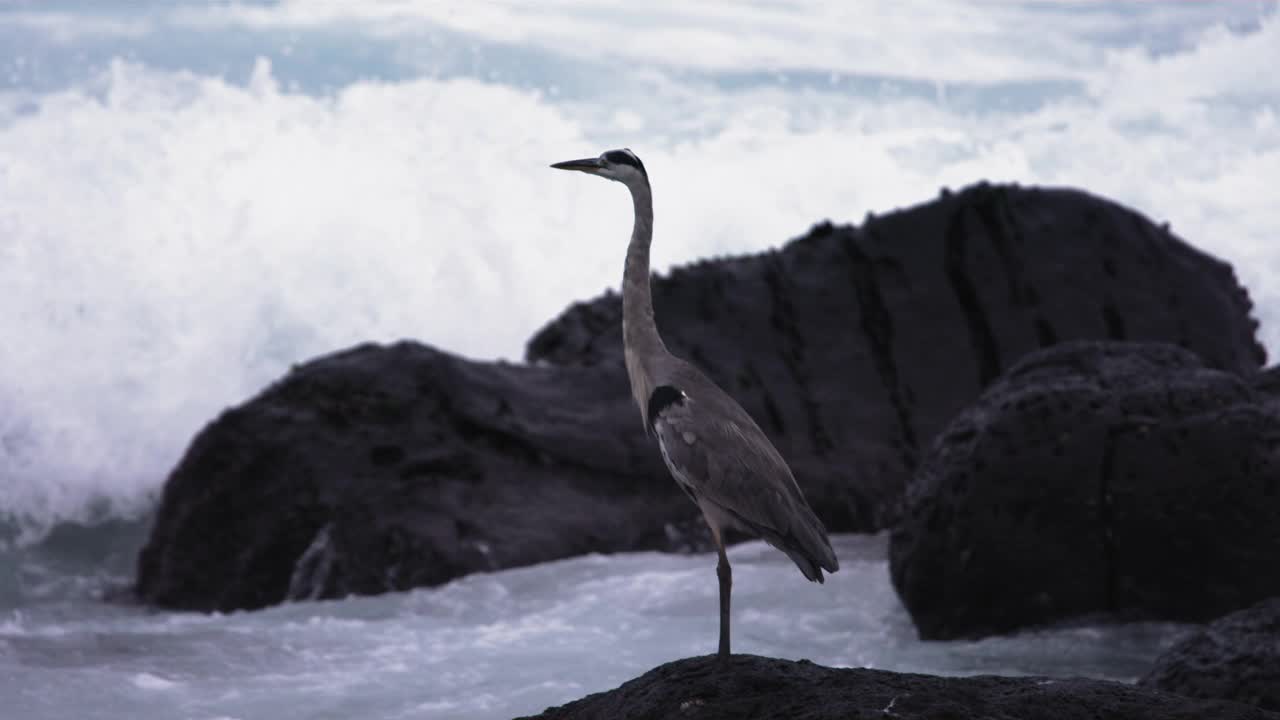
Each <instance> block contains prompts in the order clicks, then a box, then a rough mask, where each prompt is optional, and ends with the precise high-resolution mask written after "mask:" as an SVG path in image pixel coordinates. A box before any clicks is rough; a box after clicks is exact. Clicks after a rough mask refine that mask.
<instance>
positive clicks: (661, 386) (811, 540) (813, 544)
mask: <svg viewBox="0 0 1280 720" xmlns="http://www.w3.org/2000/svg"><path fill="white" fill-rule="evenodd" d="M551 167H553V168H557V169H560V170H578V171H581V172H585V173H589V174H591V175H598V176H600V177H603V178H607V179H609V180H615V181H617V182H620V183H622V184H623V185H626V186H627V189H629V190H630V191H631V200H632V203H633V204H634V208H635V224H634V227H633V229H632V232H631V244H630V245H628V246H627V259H626V265H625V268H624V271H623V277H622V338H623V347H624V354H625V357H626V364H627V375H628V376H629V378H630V380H631V394H632V396H633V397H634V398H635V401H636V406H637V407H638V408H639V410H640V417H641V420H642V421H643V422H644V424H645V428H646V431H647V432H648V433H650V434H652V435H653V436H656V437H657V441H658V448H659V449H660V450H661V452H662V459H663V461H664V462H665V463H666V465H667V469H668V470H670V471H671V475H672V477H674V478H675V480H676V483H677V484H678V485H679V486H680V487H681V488H682V489H683V490H684V491H685V493H687V494H688V495H689V498H690V499H691V500H693V502H694V503H695V504H696V505H697V506H698V508H699V509H701V510H702V515H703V517H704V518H705V519H706V521H707V526H708V527H709V528H710V529H711V538H712V540H714V541H715V545H716V550H717V552H718V553H719V556H720V559H719V562H718V563H717V565H716V577H717V578H719V580H720V648H719V659H720V660H721V661H726V660H728V658H729V600H730V594H731V592H732V587H733V571H732V569H731V568H730V567H729V558H728V557H727V556H726V555H725V545H724V541H725V537H724V531H725V530H726V529H728V528H735V529H738V530H743V531H746V532H748V533H751V534H754V535H756V536H759V537H761V538H763V539H764V540H765V541H766V542H768V543H769V544H770V545H773V546H774V547H776V548H778V549H779V550H781V551H782V552H784V553H786V554H787V556H788V557H790V558H791V560H792V561H793V562H795V564H796V566H797V567H799V568H800V572H802V573H804V576H805V577H806V578H808V579H809V580H812V581H814V582H819V583H820V582H822V580H823V577H822V571H823V570H826V571H827V572H835V571H836V570H838V569H839V568H840V565H839V562H838V561H837V560H836V555H835V553H834V552H833V551H832V550H831V542H830V541H829V540H828V539H827V531H826V528H824V527H823V525H822V521H820V520H818V518H817V516H816V515H814V514H813V510H812V509H811V508H810V507H809V503H808V501H807V500H805V497H804V494H803V493H801V491H800V486H799V485H797V484H796V480H795V477H794V476H792V474H791V469H790V468H789V467H787V463H786V461H785V460H783V459H782V455H780V454H779V453H778V450H777V449H776V448H775V447H774V446H773V443H771V442H770V441H769V438H768V437H766V436H765V434H764V432H762V431H761V430H760V428H759V426H757V425H756V423H755V421H753V420H752V419H751V416H750V415H749V414H747V411H746V410H743V409H742V406H741V405H739V404H738V403H737V402H735V401H734V400H733V398H731V397H729V395H728V394H727V393H725V392H724V391H723V390H721V389H720V388H719V387H718V386H717V385H716V384H715V383H713V382H712V381H711V380H710V379H708V378H707V376H706V375H704V374H703V373H702V371H700V370H698V368H696V367H694V366H693V365H691V364H690V363H688V362H686V361H684V360H682V359H680V358H678V357H676V356H675V355H672V354H671V353H670V352H669V351H668V350H667V346H666V344H665V343H663V342H662V337H661V336H660V335H659V334H658V327H657V325H656V324H655V322H654V317H653V298H652V294H651V292H650V288H649V245H650V243H651V242H652V241H653V195H652V191H651V190H650V188H649V176H648V173H646V172H645V169H644V165H643V164H642V163H641V162H640V158H638V157H636V155H635V153H633V152H631V151H630V150H628V149H622V150H610V151H608V152H605V153H604V154H602V155H601V156H600V157H598V158H588V159H584V160H569V161H566V162H561V163H556V164H554V165H552V166H551Z"/></svg>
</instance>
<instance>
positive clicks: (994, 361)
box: [526, 184, 1265, 530]
mask: <svg viewBox="0 0 1280 720" xmlns="http://www.w3.org/2000/svg"><path fill="white" fill-rule="evenodd" d="M656 242H658V243H661V242H662V238H661V237H659V238H658V239H657V241H656ZM653 295H654V307H655V313H656V316H657V319H658V325H659V327H660V328H661V330H662V333H663V336H664V338H665V339H666V343H667V345H668V347H670V348H671V350H672V351H673V352H675V353H676V354H677V355H680V356H682V357H685V358H688V359H690V360H693V361H695V362H697V363H698V364H699V365H700V366H701V367H702V368H704V369H705V370H706V371H707V372H708V374H709V375H710V376H711V377H712V379H714V380H715V381H716V382H717V383H719V384H720V385H721V386H722V387H724V388H725V389H726V390H728V391H729V393H730V394H731V395H733V396H734V397H736V398H738V399H739V401H740V402H742V403H743V405H744V406H745V407H746V409H747V410H748V411H749V412H750V413H751V415H752V416H753V417H755V418H757V419H758V421H759V422H760V425H761V427H762V428H763V429H764V430H765V431H766V432H767V433H769V434H770V436H771V437H773V439H774V440H775V442H776V443H777V444H778V446H779V450H781V451H782V454H783V456H785V457H786V458H787V459H788V460H789V461H790V462H791V463H792V465H793V468H794V469H795V471H796V475H797V477H799V478H800V479H801V482H802V483H805V482H807V483H808V484H807V485H806V487H805V490H806V492H808V493H810V499H811V500H812V501H813V504H814V505H815V508H816V509H817V511H818V513H819V515H820V516H821V517H822V518H823V520H825V521H826V522H827V523H828V524H829V525H830V526H834V527H835V528H837V529H841V530H873V529H879V528H882V527H886V526H888V525H889V524H890V523H891V522H892V520H893V517H894V509H895V504H894V503H893V502H892V501H893V500H894V499H896V498H897V497H898V496H899V495H900V493H901V491H902V488H903V486H904V485H905V483H906V482H907V480H908V479H909V478H910V476H911V474H912V472H913V471H914V470H915V467H916V465H917V462H918V459H919V456H920V455H922V454H923V453H924V452H926V451H927V450H928V448H929V444H930V442H931V441H932V439H933V437H934V436H935V435H936V434H937V433H938V432H939V431H941V430H942V428H943V427H944V426H945V425H946V423H948V422H949V421H950V420H951V418H953V417H954V416H955V415H956V413H958V412H960V410H962V409H963V408H964V407H965V406H967V405H968V404H969V403H970V402H972V401H973V400H974V399H975V398H977V397H978V394H979V393H980V392H981V391H982V390H983V388H985V387H986V386H987V384H989V383H990V382H991V381H993V380H994V379H995V378H996V377H997V376H999V375H1000V373H1001V372H1003V371H1004V370H1006V369H1008V368H1009V367H1011V366H1012V365H1013V364H1014V363H1015V362H1017V361H1018V360H1019V359H1021V358H1022V357H1023V356H1024V355H1026V354H1027V353H1029V352H1032V351H1034V350H1038V349H1041V348H1044V347H1047V346H1050V345H1053V344H1055V343H1059V342H1064V341H1069V340H1080V339H1111V340H1131V341H1157V342H1167V343H1172V344H1175V345H1179V346H1181V347H1183V348H1186V349H1188V350H1190V351H1192V352H1194V353H1196V354H1197V355H1199V356H1200V357H1201V358H1202V359H1203V360H1204V361H1205V363H1206V364H1207V366H1208V367H1211V368H1216V369H1219V370H1226V371H1230V372H1236V373H1251V372H1255V371H1256V370H1257V369H1258V368H1259V367H1260V365H1261V364H1262V362H1263V361H1264V359H1265V354H1264V352H1263V350H1262V348H1261V347H1260V346H1259V344H1258V342H1257V340H1256V339H1255V334H1254V333H1255V329H1256V322H1255V321H1254V320H1253V319H1252V318H1251V317H1250V310H1251V307H1252V306H1251V304H1250V301H1249V298H1248V295H1247V294H1246V293H1245V291H1244V290H1243V289H1242V288H1241V287H1240V285H1239V284H1238V283H1237V282H1236V278H1235V276H1234V274H1233V272H1232V270H1231V268H1230V266H1229V265H1227V264H1225V263H1223V262H1221V261H1219V260H1217V259H1214V258H1212V257H1210V256H1208V255H1206V254H1204V253H1202V252H1200V251H1198V250H1196V249H1195V248H1192V247H1191V246H1189V245H1187V244H1186V243H1185V242H1183V241H1182V240H1180V239H1178V238H1177V237H1175V236H1174V235H1172V234H1171V233H1170V232H1169V229H1168V227H1167V226H1157V225H1155V224H1153V223H1152V222H1151V221H1149V220H1147V219H1146V218H1144V217H1142V216H1141V215H1139V214H1137V213H1135V212H1133V211H1132V210H1129V209H1127V208H1125V207H1122V206H1120V205H1117V204H1115V203H1113V202H1109V201H1107V200H1104V199H1101V198H1098V197H1095V196H1092V195H1089V194H1086V193H1083V192H1078V191H1074V190H1057V189H1034V188H1020V187H1014V186H991V185H987V184H979V185H976V186H973V187H971V188H968V189H966V190H964V191H962V192H959V193H955V194H946V193H944V194H943V195H942V196H941V197H940V198H938V199H937V200H934V201H933V202H929V203H926V204H923V205H919V206H916V207H913V208H910V209H907V210H903V211H899V212H894V213H891V214H888V215H885V216H883V217H875V218H869V219H868V220H867V221H866V222H865V223H864V224H863V225H862V226H861V227H849V226H840V227H837V226H832V225H829V224H826V225H819V226H817V227H815V228H814V229H813V230H812V231H810V233H809V234H808V235H807V236H805V237H803V238H800V239H798V240H796V241H794V242H792V243H790V244H788V245H787V246H785V247H784V248H783V249H782V250H780V251H777V252H767V253H764V254H760V255H752V256H747V257H739V258H730V259H723V260H714V261H707V262H700V263H696V264H694V265H691V266H688V267H684V268H678V269H676V270H674V271H673V272H672V273H671V274H670V276H668V277H665V278H657V279H655V281H654V286H653ZM621 313H622V310H621V301H620V299H619V297H618V296H617V295H616V294H612V293H610V294H606V295H605V296H603V297H600V298H597V299H595V300H592V301H590V302H584V303H579V304H576V305H574V306H572V307H571V308H569V309H568V310H567V311H566V312H565V313H564V314H563V315H561V316H560V317H559V318H557V319H556V320H554V321H553V322H551V323H550V324H549V325H548V326H547V327H546V328H544V329H543V330H542V331H540V332H539V333H538V334H537V335H536V336H535V337H533V338H532V339H531V340H530V342H529V344H528V346H527V349H526V357H527V359H528V360H530V361H538V362H548V363H554V364H557V365H563V366H571V367H575V366H590V367H602V368H606V369H612V372H613V373H614V375H615V377H616V378H617V379H616V380H615V381H614V382H613V384H612V386H611V387H613V388H615V389H614V390H613V392H615V393H618V394H625V393H626V391H627V390H626V387H627V384H626V380H625V375H624V372H623V369H622V362H623V361H622V335H621V329H620V323H621Z"/></svg>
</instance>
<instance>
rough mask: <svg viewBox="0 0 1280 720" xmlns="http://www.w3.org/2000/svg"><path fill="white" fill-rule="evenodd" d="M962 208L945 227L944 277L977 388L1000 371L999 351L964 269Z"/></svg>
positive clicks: (975, 292)
mask: <svg viewBox="0 0 1280 720" xmlns="http://www.w3.org/2000/svg"><path fill="white" fill-rule="evenodd" d="M965 211H966V210H965V207H964V206H961V207H960V209H959V210H957V211H956V212H955V213H954V214H953V215H952V217H951V222H950V224H949V225H948V227H947V240H946V255H945V259H944V262H945V264H946V266H945V270H946V274H947V280H949V281H950V282H951V290H952V292H954V293H955V296H956V301H957V302H959V304H960V310H961V312H962V313H964V319H965V325H966V326H967V327H968V330H969V342H970V344H971V345H972V346H973V352H974V356H975V359H976V360H977V364H978V387H980V388H984V387H986V386H987V385H989V384H990V383H991V381H992V380H994V379H995V378H996V377H997V376H998V375H999V374H1000V350H999V348H998V346H997V345H996V338H995V335H994V334H993V333H992V332H991V324H990V323H989V322H988V321H987V315H986V313H985V312H984V311H983V309H982V303H981V302H980V301H979V300H978V291H977V289H976V288H974V286H973V283H972V282H971V281H970V279H969V274H968V271H967V269H966V268H965V254H966V251H967V249H968V243H969V237H968V234H967V233H966V231H965V223H964V220H965Z"/></svg>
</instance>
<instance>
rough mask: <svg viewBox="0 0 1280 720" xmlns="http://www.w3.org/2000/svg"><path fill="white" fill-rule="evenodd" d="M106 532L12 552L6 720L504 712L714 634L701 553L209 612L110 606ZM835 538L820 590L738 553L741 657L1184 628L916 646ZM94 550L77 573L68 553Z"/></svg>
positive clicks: (1069, 659)
mask: <svg viewBox="0 0 1280 720" xmlns="http://www.w3.org/2000/svg"><path fill="white" fill-rule="evenodd" d="M134 530H136V529H130V528H123V527H120V528H116V529H115V531H114V532H116V533H117V534H123V535H129V534H133V533H134ZM103 539H104V538H103V537H102V535H101V534H98V535H97V537H95V536H94V533H92V532H87V533H84V534H82V535H81V536H79V537H65V538H60V539H59V540H58V541H57V542H58V543H61V544H62V545H63V548H62V549H63V552H62V553H54V552H44V553H38V554H35V555H38V556H35V555H33V556H29V557H26V558H23V559H21V560H19V561H18V563H17V564H18V566H19V567H18V568H17V572H18V575H19V576H20V577H23V578H26V580H25V587H26V590H25V597H22V598H17V599H16V602H15V601H14V600H13V599H12V598H11V599H10V603H12V604H10V605H9V607H7V608H5V609H4V610H0V697H3V698H5V703H4V709H5V713H6V714H5V717H13V718H33V719H34V718H70V717H79V718H104V719H106V718H110V719H116V718H119V719H121V720H123V719H124V718H201V719H205V718H207V719H210V720H212V719H213V718H243V719H248V718H281V719H286V718H298V719H300V720H301V719H303V718H350V717H376V718H437V717H439V718H475V719H477V720H479V719H482V718H503V717H513V716H516V715H524V714H532V713H536V712H538V711H541V710H542V709H543V708H545V707H547V706H550V705H556V704H561V703H564V702H567V701H569V700H574V699H577V698H578V697H581V696H583V695H585V694H588V693H591V692H597V691H600V690H605V689H608V688H611V687H615V686H617V685H619V684H621V683H622V682H624V681H625V680H628V679H630V678H632V677H635V676H637V675H639V674H641V673H643V672H645V671H647V670H649V669H650V668H652V667H654V666H656V665H659V664H661V663H663V662H667V661H670V660H675V659H678V658H682V657H689V656H693V655H703V654H708V653H710V652H713V651H714V647H715V641H716V633H717V624H716V623H717V622H718V616H717V612H716V608H717V596H716V593H717V585H716V580H715V570H714V567H715V560H714V556H712V555H663V554H658V553H628V554H620V555H613V556H601V555H591V556H586V557H580V558H574V559H569V560H563V561H559V562H552V563H545V564H542V565H537V566H533V567H527V568H520V569H515V570H507V571H503V572H497V573H480V574H476V575H471V576H468V577H464V578H461V579H459V580H456V581H454V582H451V583H449V584H447V585H444V586H442V587H438V588H430V589H420V590H415V591H412V592H407V593H395V594H390V595H384V596H379V597H357V598H348V599H345V600H335V601H325V602H297V603H290V604H286V605H282V606H279V607H275V608H271V609H267V610H261V611H257V612H238V613H230V614H212V615H206V614H195V613H180V612H164V611H156V610H150V609H145V608H140V607H135V606H132V605H129V604H125V603H122V602H118V601H115V602H113V601H106V600H104V599H103V594H104V593H106V594H108V595H110V593H111V590H112V588H113V587H115V583H119V582H122V581H125V580H127V577H128V575H129V570H130V568H129V562H128V561H129V557H128V556H129V553H128V552H125V551H127V550H130V549H131V548H128V547H124V546H121V547H118V548H106V547H104V546H103V543H102V540H103ZM55 544H57V543H55ZM77 545H79V547H78V548H76V546H77ZM834 545H835V548H836V551H837V553H838V554H839V556H840V558H841V570H840V572H838V573H836V574H835V575H832V576H831V577H830V578H829V579H828V581H827V583H826V584H825V585H816V584H812V583H808V582H806V581H805V580H804V578H803V577H802V576H801V575H800V574H799V573H798V572H797V571H796V569H795V568H794V567H793V566H792V565H791V563H790V561H789V560H788V559H787V558H786V557H785V556H783V555H782V554H781V553H778V552H777V551H776V550H773V549H772V548H769V547H768V546H766V545H763V544H762V543H758V542H755V543H747V544H744V545H740V546H737V547H735V548H733V549H732V552H731V553H730V557H731V562H733V564H734V576H735V577H734V581H735V583H734V585H735V587H734V590H735V597H734V603H735V613H734V623H735V625H734V627H735V642H736V645H735V650H736V651H738V652H745V653H754V654H759V655H768V656H774V657H783V658H793V659H800V658H808V659H810V660H813V661H814V662H818V663H822V664H826V665H832V666H850V667H874V668H882V669H889V670H899V671H904V672H925V673H935V674H947V675H966V674H988V673H994V674H1014V675H1020V674H1043V675H1053V676H1087V677H1096V678H1105V679H1112V680H1118V681H1123V682H1129V681H1133V680H1134V679H1136V678H1137V677H1138V676H1140V675H1141V674H1142V673H1143V672H1145V670H1146V668H1147V667H1148V665H1149V664H1150V662H1151V660H1152V659H1153V658H1154V656H1155V655H1156V654H1157V653H1159V652H1160V651H1161V650H1162V649H1164V648H1166V647H1167V646H1168V645H1169V644H1170V643H1171V642H1173V641H1174V640H1175V639H1176V638H1178V637H1179V636H1180V635H1181V634H1182V633H1183V632H1185V631H1186V628H1184V627H1183V626H1178V625H1174V624H1168V623H1138V624H1122V625H1091V626H1080V627H1072V628H1063V629H1056V630H1042V631H1035V632H1027V633H1022V634H1019V635H1014V636H1010V637H1000V638H990V639H985V640H981V641H976V642H945V643H943V642H921V641H919V640H918V639H916V636H915V631H914V629H913V627H912V625H911V623H910V619H909V618H908V616H907V614H906V612H905V610H904V609H903V608H902V606H901V604H900V603H899V602H898V600H897V598H896V596H895V595H894V592H893V590H892V588H891V587H890V585H889V580H888V569H887V562H886V559H885V550H886V538H885V537H884V536H883V535H880V536H865V535H843V536H837V537H836V538H835V539H834ZM101 550H107V552H106V554H105V555H103V556H100V557H97V558H96V559H94V561H93V562H81V563H79V566H78V567H77V566H76V562H75V561H74V560H73V558H72V556H73V555H75V554H76V553H77V552H78V553H79V555H80V557H81V558H82V560H87V559H90V558H94V556H95V554H96V553H98V552H100V551H101ZM13 559H14V558H13V557H12V556H10V557H9V558H7V560H8V561H13ZM104 568H106V569H107V570H108V571H107V572H104V571H103V569H104ZM113 572H114V574H113ZM55 578H57V580H55Z"/></svg>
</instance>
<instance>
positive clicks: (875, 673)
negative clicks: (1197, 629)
mask: <svg viewBox="0 0 1280 720" xmlns="http://www.w3.org/2000/svg"><path fill="white" fill-rule="evenodd" d="M536 717H537V718H540V719H541V720H598V719H599V718H611V719H612V720H667V719H669V718H699V719H701V720H715V719H719V718H724V719H725V720H729V719H732V720H747V719H749V718H788V719H790V720H828V719H829V720H837V719H838V720H854V719H855V718H867V719H870V718H875V719H876V720H884V719H886V718H898V719H899V720H911V719H920V720H925V719H928V720H944V719H946V720H959V719H961V718H965V719H967V718H989V719H991V720H1020V719H1023V718H1025V719H1026V720H1068V719H1070V720H1077V719H1078V720H1095V719H1096V718H1107V719H1108V720H1147V719H1150V720H1182V719H1186V720H1191V718H1196V719H1197V720H1199V719H1204V718H1215V719H1216V720H1246V719H1254V718H1257V719H1258V720H1263V719H1270V718H1277V717H1280V715H1277V714H1275V713H1270V712H1266V711H1263V710H1260V709H1258V708H1255V707H1250V706H1248V705H1241V704H1238V703H1232V702H1227V701H1212V700H1196V699H1191V698H1185V697H1182V696H1179V695H1174V694H1171V693H1164V692H1159V691H1154V690H1146V689H1142V688H1137V687H1134V686H1131V685H1122V684H1120V683H1112V682H1104V681H1100V680H1082V679H1049V678H1037V677H992V676H981V677H967V678H943V677H936V676H932V675H910V674H905V673H894V672H887V671H883V670H864V669H848V668H845V669H835V668H828V667H823V666H821V665H815V664H813V663H811V662H807V661H800V662H793V661H790V660H775V659H772V658H764V657H758V656H754V655H735V656H733V658H732V660H731V664H730V665H729V667H727V668H720V667H718V666H717V664H716V661H715V658H714V657H711V656H708V657H699V658H690V659H687V660H677V661H675V662H672V663H668V664H666V665H662V666H660V667H657V668H655V669H653V670H650V671H649V672H647V673H645V674H644V675H642V676H640V677H639V678H636V679H635V680H631V681H630V682H627V683H624V684H623V685H622V686H621V687H618V688H616V689H614V690H609V691H606V692H602V693H597V694H595V695H589V696H587V697H585V698H583V699H581V700H578V701H575V702H572V703H569V704H567V705H562V706H560V707H556V708H549V709H548V710H546V711H545V712H543V713H542V714H541V715H538V716H536Z"/></svg>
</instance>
